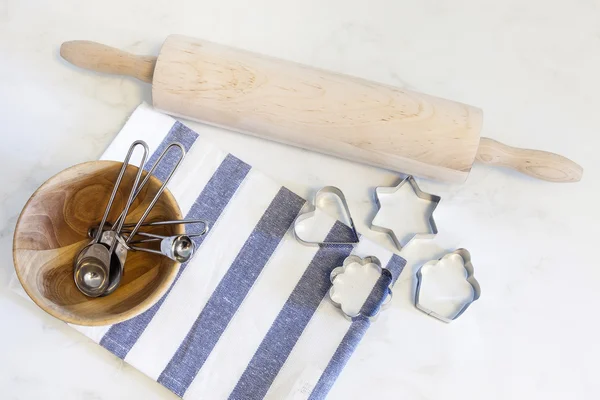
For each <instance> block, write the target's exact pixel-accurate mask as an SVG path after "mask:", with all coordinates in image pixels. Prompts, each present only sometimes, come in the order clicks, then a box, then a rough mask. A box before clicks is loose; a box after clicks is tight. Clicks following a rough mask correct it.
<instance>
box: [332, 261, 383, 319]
mask: <svg viewBox="0 0 600 400" xmlns="http://www.w3.org/2000/svg"><path fill="white" fill-rule="evenodd" d="M352 264H359V265H360V266H361V267H364V266H368V265H373V266H375V268H376V269H377V271H378V272H379V274H380V276H384V277H386V278H388V279H389V284H388V285H387V286H386V287H385V288H383V289H382V292H381V293H379V296H377V295H375V298H371V297H372V296H373V295H374V294H375V293H376V292H375V291H372V292H371V294H370V295H369V298H367V300H366V301H365V303H364V305H363V306H362V307H361V309H360V310H359V311H357V312H348V311H346V309H345V307H344V304H343V302H342V301H338V300H336V298H337V296H336V289H335V280H336V278H337V277H339V276H341V275H343V274H344V273H345V272H346V269H347V268H348V267H349V266H350V265H352ZM329 280H330V281H331V288H330V289H329V292H328V294H329V300H331V302H332V303H333V305H334V306H336V307H337V308H339V309H340V310H341V311H342V313H343V314H344V316H345V317H346V318H347V319H349V320H355V319H357V318H360V317H365V318H368V319H369V320H370V321H373V320H374V319H375V318H376V317H377V316H378V315H379V311H381V310H382V309H383V308H385V307H386V306H387V305H389V304H390V302H391V300H392V286H393V284H394V278H393V274H392V272H391V271H390V270H389V269H387V268H383V267H382V266H381V261H379V259H378V258H377V257H374V256H368V257H364V258H361V257H359V256H355V255H351V256H348V257H346V259H345V260H344V262H343V264H342V266H341V267H337V268H335V269H334V270H333V271H331V274H330V275H329Z"/></svg>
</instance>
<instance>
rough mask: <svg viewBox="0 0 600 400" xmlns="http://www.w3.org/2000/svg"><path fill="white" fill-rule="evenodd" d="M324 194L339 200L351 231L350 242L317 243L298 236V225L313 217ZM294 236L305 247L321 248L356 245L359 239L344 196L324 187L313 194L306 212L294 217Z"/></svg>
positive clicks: (331, 187) (336, 190)
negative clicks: (311, 202) (311, 201)
mask: <svg viewBox="0 0 600 400" xmlns="http://www.w3.org/2000/svg"><path fill="white" fill-rule="evenodd" d="M326 193H329V194H333V195H334V196H336V197H337V198H338V199H340V202H341V203H342V207H343V210H344V213H345V214H346V215H345V216H346V218H347V219H348V223H349V224H350V229H351V232H350V233H351V238H350V240H342V241H332V240H328V241H322V242H317V241H311V240H305V239H303V238H302V237H301V236H300V235H299V234H298V226H299V225H300V223H301V222H302V221H304V220H307V219H309V218H311V217H312V216H313V215H315V212H316V211H317V204H318V200H319V197H321V195H323V194H326ZM294 236H295V237H296V240H298V241H299V242H300V243H302V244H303V245H305V246H323V245H327V246H329V245H346V244H351V245H356V244H357V243H358V242H359V239H360V238H359V236H358V231H357V230H356V226H355V225H354V221H353V220H352V215H351V214H350V208H349V207H348V202H347V201H346V196H344V193H343V192H342V191H341V190H340V189H339V188H337V187H335V186H325V187H323V188H321V189H319V191H317V193H315V197H314V202H313V204H309V208H308V210H307V211H306V212H304V213H302V214H300V215H298V217H296V220H295V221H294Z"/></svg>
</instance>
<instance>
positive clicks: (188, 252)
mask: <svg viewBox="0 0 600 400" xmlns="http://www.w3.org/2000/svg"><path fill="white" fill-rule="evenodd" d="M140 234H142V232H138V235H140ZM146 235H148V236H150V235H152V234H150V233H149V234H144V236H146ZM152 237H153V238H157V239H158V238H162V239H160V250H154V249H148V248H144V247H136V246H130V248H131V250H134V251H144V252H146V253H153V254H161V255H163V256H165V257H168V258H170V259H171V260H174V261H177V262H179V263H184V262H187V261H189V259H190V258H192V256H193V255H194V252H195V250H196V246H195V245H194V242H193V241H192V239H191V238H190V237H189V236H188V235H174V236H160V235H152Z"/></svg>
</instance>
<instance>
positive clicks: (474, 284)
mask: <svg viewBox="0 0 600 400" xmlns="http://www.w3.org/2000/svg"><path fill="white" fill-rule="evenodd" d="M452 255H458V256H460V257H461V258H462V260H463V266H464V268H465V270H466V271H467V276H466V278H465V279H466V281H467V282H468V283H469V284H470V285H471V288H472V289H473V293H472V295H471V299H469V300H467V301H466V302H465V303H464V304H463V306H462V307H461V308H460V310H458V312H457V313H456V314H454V315H441V314H438V313H437V312H435V311H433V310H430V309H428V308H426V307H424V306H423V305H421V304H420V303H419V296H420V293H421V285H422V282H423V274H422V273H421V269H422V268H423V267H424V266H426V265H428V264H430V263H432V262H436V263H437V262H439V261H441V260H443V259H444V258H446V257H450V256H452ZM480 296H481V286H479V282H478V281H477V279H475V270H474V268H473V263H472V262H471V253H469V251H468V250H467V249H458V250H455V251H453V252H451V253H448V254H446V255H444V256H443V257H441V258H439V259H437V260H433V261H429V262H427V263H425V264H423V265H422V266H421V267H420V268H419V269H418V270H417V290H416V291H415V307H416V308H417V309H419V310H420V311H422V312H424V313H425V314H427V315H429V316H431V317H434V318H437V319H439V320H440V321H443V322H446V323H450V322H452V321H454V320H455V319H457V318H458V317H460V316H461V315H462V314H463V313H464V312H465V311H466V310H467V308H469V306H470V305H471V304H473V303H474V302H475V301H477V299H479V297H480Z"/></svg>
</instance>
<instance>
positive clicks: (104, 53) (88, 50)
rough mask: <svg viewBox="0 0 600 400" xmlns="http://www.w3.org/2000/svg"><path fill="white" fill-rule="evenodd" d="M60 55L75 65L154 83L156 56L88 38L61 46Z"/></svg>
mask: <svg viewBox="0 0 600 400" xmlns="http://www.w3.org/2000/svg"><path fill="white" fill-rule="evenodd" d="M60 55H61V57H62V58H64V59H65V60H67V61H68V62H70V63H71V64H73V65H77V66H78V67H81V68H86V69H89V70H92V71H98V72H104V73H107V74H116V75H127V76H131V77H133V78H137V79H139V80H141V81H143V82H147V83H152V74H153V73H154V66H155V64H156V57H153V56H137V55H134V54H131V53H127V52H125V51H122V50H119V49H115V48H114V47H109V46H105V45H103V44H100V43H96V42H89V41H86V40H73V41H70V42H65V43H63V44H62V45H61V46H60Z"/></svg>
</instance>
